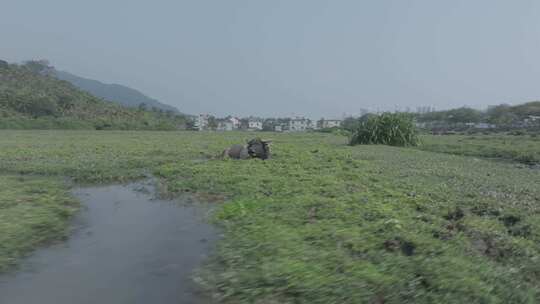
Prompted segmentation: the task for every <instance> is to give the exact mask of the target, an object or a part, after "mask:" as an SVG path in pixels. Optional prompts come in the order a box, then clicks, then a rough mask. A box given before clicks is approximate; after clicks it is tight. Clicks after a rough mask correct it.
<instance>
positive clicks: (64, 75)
mask: <svg viewBox="0 0 540 304" xmlns="http://www.w3.org/2000/svg"><path fill="white" fill-rule="evenodd" d="M52 74H53V75H54V76H56V77H57V78H58V79H61V80H65V81H68V82H70V83H71V84H73V85H74V86H76V87H78V88H79V89H81V90H83V91H86V92H88V93H90V94H92V95H94V96H97V97H101V98H103V99H105V100H108V101H113V102H117V103H119V104H121V105H123V106H126V107H138V106H139V105H140V104H141V103H144V104H145V105H146V107H147V108H148V109H152V108H157V109H160V110H164V111H173V112H174V113H177V114H178V113H180V112H179V111H178V109H177V108H175V107H173V106H170V105H167V104H164V103H161V102H159V101H157V100H155V99H153V98H150V97H148V96H146V95H144V94H143V93H141V92H139V91H137V90H135V89H132V88H130V87H126V86H123V85H120V84H107V83H102V82H100V81H97V80H93V79H88V78H83V77H80V76H77V75H74V74H71V73H68V72H64V71H58V70H54V71H52Z"/></svg>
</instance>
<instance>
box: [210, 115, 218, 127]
mask: <svg viewBox="0 0 540 304" xmlns="http://www.w3.org/2000/svg"><path fill="white" fill-rule="evenodd" d="M217 127H218V122H217V119H216V118H215V117H214V116H209V117H208V128H209V129H210V130H216V129H217Z"/></svg>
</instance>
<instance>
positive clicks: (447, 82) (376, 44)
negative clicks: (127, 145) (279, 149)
mask: <svg viewBox="0 0 540 304" xmlns="http://www.w3.org/2000/svg"><path fill="white" fill-rule="evenodd" d="M0 7H1V10H2V16H1V17H0V59H4V60H7V61H10V62H21V61H24V60H29V59H48V60H49V61H50V62H51V64H52V65H54V66H55V67H56V68H57V69H59V70H65V71H68V72H71V73H74V74H76V75H79V76H83V77H87V78H92V79H96V80H100V81H102V82H107V83H119V84H123V85H127V86H130V87H133V88H135V89H138V90H140V91H142V92H143V93H145V94H147V95H149V96H151V97H153V98H156V99H158V100H160V101H162V102H164V103H168V104H171V105H173V106H176V107H177V108H178V109H180V110H181V111H182V112H185V113H191V114H198V113H210V114H214V115H218V116H225V115H228V114H232V115H239V116H247V115H256V116H263V117H272V116H290V115H303V116H307V117H312V118H319V117H328V118H338V117H342V116H343V115H344V114H357V113H359V112H360V109H363V108H364V109H370V110H372V111H376V110H381V111H383V110H396V109H398V110H405V109H407V107H409V108H411V109H413V110H414V109H416V107H418V106H432V107H435V108H436V109H448V108H452V107H460V106H464V105H467V106H471V107H475V108H484V107H486V106H488V105H493V104H500V103H510V104H517V103H521V102H526V101H531V100H538V99H540V83H539V80H540V56H539V55H540V22H539V20H540V1H536V0H530V1H529V0H515V1H508V0H452V1H447V0H444V1H443V0H395V1H391V0H372V1H363V0H271V1H269V0H266V1H263V0H226V1H223V0H191V1H184V0H170V1H168V0H154V1H147V0H144V1H139V0H114V1H113V0H92V1H87V0H84V1H83V0H47V1H43V0H33V1H32V0H0Z"/></svg>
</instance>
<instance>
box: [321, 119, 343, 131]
mask: <svg viewBox="0 0 540 304" xmlns="http://www.w3.org/2000/svg"><path fill="white" fill-rule="evenodd" d="M340 126H341V120H340V119H325V120H323V125H322V127H323V128H324V129H326V128H339V127H340Z"/></svg>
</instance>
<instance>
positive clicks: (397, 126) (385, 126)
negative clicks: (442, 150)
mask: <svg viewBox="0 0 540 304" xmlns="http://www.w3.org/2000/svg"><path fill="white" fill-rule="evenodd" d="M349 144H350V145H351V146H353V145H361V144H368V145H369V144H383V145H390V146H416V145H417V144H418V135H417V130H416V127H415V125H414V122H413V118H412V116H410V115H408V114H405V113H383V114H381V115H374V116H370V117H369V118H367V119H366V120H365V121H362V122H361V123H360V125H359V126H358V128H357V129H356V131H354V132H353V134H352V136H351V138H350V141H349Z"/></svg>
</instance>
